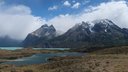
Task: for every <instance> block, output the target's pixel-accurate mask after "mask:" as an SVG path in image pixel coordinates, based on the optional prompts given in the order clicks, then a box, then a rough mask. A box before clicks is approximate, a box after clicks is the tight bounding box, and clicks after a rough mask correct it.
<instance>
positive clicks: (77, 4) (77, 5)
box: [72, 2, 81, 9]
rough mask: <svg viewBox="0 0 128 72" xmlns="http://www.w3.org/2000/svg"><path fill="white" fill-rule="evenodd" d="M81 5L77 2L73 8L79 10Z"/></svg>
mask: <svg viewBox="0 0 128 72" xmlns="http://www.w3.org/2000/svg"><path fill="white" fill-rule="evenodd" d="M80 5H81V4H80V3H79V2H77V3H75V4H74V5H73V6H72V8H76V9H77V8H79V7H80Z"/></svg>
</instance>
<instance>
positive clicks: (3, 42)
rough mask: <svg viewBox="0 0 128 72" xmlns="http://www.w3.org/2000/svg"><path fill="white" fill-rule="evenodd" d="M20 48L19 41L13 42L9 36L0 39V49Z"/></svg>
mask: <svg viewBox="0 0 128 72" xmlns="http://www.w3.org/2000/svg"><path fill="white" fill-rule="evenodd" d="M19 46H21V41H20V40H15V39H12V38H10V37H9V36H4V37H0V47H19Z"/></svg>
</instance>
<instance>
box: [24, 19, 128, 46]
mask: <svg viewBox="0 0 128 72" xmlns="http://www.w3.org/2000/svg"><path fill="white" fill-rule="evenodd" d="M92 24H93V25H92ZM47 32H48V34H47ZM55 33H56V30H55V28H54V27H53V26H50V27H49V26H47V25H44V26H42V27H41V28H39V29H38V30H36V31H34V32H33V33H30V34H29V35H28V36H27V38H26V39H25V42H27V43H31V44H30V46H32V47H35V46H37V47H38V46H39V47H57V48H58V47H59V48H90V47H106V46H119V45H128V29H126V28H123V29H122V28H120V27H118V26H117V25H116V24H114V23H113V22H112V21H110V20H108V19H102V20H95V21H92V22H82V23H80V24H76V25H75V26H74V27H72V28H71V29H69V30H68V31H67V32H66V33H64V34H63V35H60V36H57V37H55V36H56V35H55ZM33 42H34V44H33ZM35 43H36V44H35ZM25 44H26V43H25ZM26 46H29V45H26Z"/></svg>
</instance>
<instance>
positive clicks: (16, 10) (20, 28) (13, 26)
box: [0, 4, 45, 39]
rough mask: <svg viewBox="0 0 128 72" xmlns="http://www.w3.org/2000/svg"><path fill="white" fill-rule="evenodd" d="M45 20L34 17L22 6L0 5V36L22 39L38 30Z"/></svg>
mask: <svg viewBox="0 0 128 72" xmlns="http://www.w3.org/2000/svg"><path fill="white" fill-rule="evenodd" d="M44 23H45V19H42V18H41V17H35V16H33V15H32V14H31V9H30V8H29V7H27V6H24V5H11V6H6V5H5V4H2V5H0V36H6V35H8V36H10V37H11V38H14V39H24V38H25V37H26V36H27V34H28V33H30V32H32V31H34V30H35V29H37V28H39V27H40V26H41V25H42V24H44Z"/></svg>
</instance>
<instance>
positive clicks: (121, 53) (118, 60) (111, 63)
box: [0, 46, 128, 72]
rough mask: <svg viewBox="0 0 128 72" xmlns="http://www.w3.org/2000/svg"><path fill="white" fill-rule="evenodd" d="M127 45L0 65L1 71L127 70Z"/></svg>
mask: <svg viewBox="0 0 128 72" xmlns="http://www.w3.org/2000/svg"><path fill="white" fill-rule="evenodd" d="M127 50H128V47H127V46H125V47H114V48H107V49H103V50H97V51H94V52H91V53H88V54H85V55H84V56H81V57H75V56H72V57H71V56H70V57H69V56H65V57H54V58H50V59H49V63H45V64H35V65H28V66H20V67H16V66H14V65H0V71H1V72H128V68H127V67H128V51H127Z"/></svg>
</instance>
